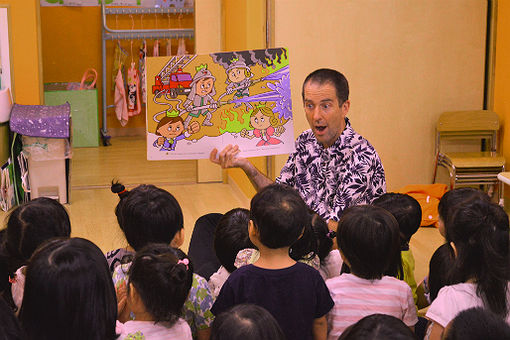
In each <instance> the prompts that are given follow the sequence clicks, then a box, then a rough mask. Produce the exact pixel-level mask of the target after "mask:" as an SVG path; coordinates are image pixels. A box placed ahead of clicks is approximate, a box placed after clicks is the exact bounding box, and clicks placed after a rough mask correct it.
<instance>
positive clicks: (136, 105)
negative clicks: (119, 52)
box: [127, 62, 142, 117]
mask: <svg viewBox="0 0 510 340" xmlns="http://www.w3.org/2000/svg"><path fill="white" fill-rule="evenodd" d="M127 86H128V98H127V108H128V115H129V116H130V117H131V116H134V115H138V114H140V112H142V103H141V102H140V77H139V76H138V70H137V69H136V67H135V63H134V62H132V63H131V67H130V68H129V70H128V82H127Z"/></svg>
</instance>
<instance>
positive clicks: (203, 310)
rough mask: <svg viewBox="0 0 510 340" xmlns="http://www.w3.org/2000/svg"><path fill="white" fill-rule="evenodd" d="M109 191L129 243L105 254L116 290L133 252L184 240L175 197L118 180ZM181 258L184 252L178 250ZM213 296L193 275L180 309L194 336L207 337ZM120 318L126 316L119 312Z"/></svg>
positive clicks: (122, 284)
mask: <svg viewBox="0 0 510 340" xmlns="http://www.w3.org/2000/svg"><path fill="white" fill-rule="evenodd" d="M112 192H114V193H118V194H119V198H120V201H119V203H118V204H117V207H116V208H115V215H117V221H118V223H119V226H120V228H121V229H122V231H123V232H124V235H125V236H126V240H127V241H128V244H129V245H128V246H127V247H126V248H125V249H118V250H115V251H112V252H109V253H108V254H107V258H108V261H109V264H110V269H112V267H113V281H114V284H115V287H116V289H117V291H119V289H120V290H121V291H122V289H123V287H125V285H126V283H127V281H128V278H129V274H128V271H129V268H130V265H131V261H132V259H133V257H134V255H135V252H137V251H139V250H140V249H141V248H143V247H144V246H146V245H148V244H149V243H159V244H165V245H170V246H171V247H173V248H178V247H180V246H181V245H182V243H183V241H184V229H183V228H184V223H183V215H182V210H181V207H180V205H179V203H178V202H177V200H176V199H175V197H174V196H173V195H172V194H170V193H169V192H168V191H165V190H163V189H160V188H158V187H155V186H154V185H140V186H137V187H136V188H134V189H133V190H131V191H127V190H126V189H125V187H124V186H123V185H122V184H120V183H113V184H112ZM181 256H182V258H184V256H185V254H184V253H182V252H181ZM213 302H214V299H213V297H212V294H211V291H210V289H209V285H208V284H207V281H206V280H205V279H204V278H202V277H200V276H199V275H196V274H193V277H192V285H191V289H190V293H189V296H188V299H187V300H186V302H185V304H184V308H183V311H182V313H183V318H184V319H185V320H186V321H187V322H188V324H189V326H190V327H191V332H192V334H193V338H194V339H198V340H207V339H209V336H210V326H211V324H212V321H213V319H214V316H213V314H212V313H211V307H212V305H213ZM120 319H121V321H126V320H128V316H126V315H123V314H121V315H120Z"/></svg>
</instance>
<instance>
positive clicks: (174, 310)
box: [117, 244, 193, 340]
mask: <svg viewBox="0 0 510 340" xmlns="http://www.w3.org/2000/svg"><path fill="white" fill-rule="evenodd" d="M190 269H191V268H190V267H189V260H188V259H184V260H179V258H178V257H177V256H176V253H175V251H174V250H173V248H171V247H169V246H167V245H164V244H150V245H148V246H146V247H144V248H143V249H141V250H140V251H138V252H137V253H136V255H135V258H134V260H133V263H132V265H131V266H130V268H129V282H128V284H127V296H126V299H125V301H126V303H125V304H124V305H123V306H122V305H121V308H122V307H123V309H127V310H128V311H129V312H130V315H131V318H132V320H129V321H127V322H125V323H124V324H122V323H120V322H118V323H117V333H118V334H120V335H119V338H118V339H122V340H123V339H147V340H148V339H175V340H191V339H192V337H191V329H190V328H189V326H188V324H187V323H186V321H184V320H183V319H181V318H180V315H181V311H182V307H183V306H184V302H185V301H186V298H187V297H188V293H189V290H190V288H191V282H192V280H193V271H192V269H191V270H190ZM119 301H123V299H122V298H121V299H119ZM119 314H120V311H119Z"/></svg>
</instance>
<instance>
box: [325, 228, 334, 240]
mask: <svg viewBox="0 0 510 340" xmlns="http://www.w3.org/2000/svg"><path fill="white" fill-rule="evenodd" d="M326 236H327V237H328V238H330V239H334V238H335V237H336V232H335V231H334V230H330V231H328V233H327V234H326Z"/></svg>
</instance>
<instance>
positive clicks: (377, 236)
mask: <svg viewBox="0 0 510 340" xmlns="http://www.w3.org/2000/svg"><path fill="white" fill-rule="evenodd" d="M337 242H338V248H339V250H340V254H341V255H342V258H343V260H344V263H346V264H347V266H349V268H350V271H351V273H349V274H341V275H340V276H338V277H335V278H332V279H329V280H327V281H326V285H327V286H328V288H329V292H330V294H331V297H332V298H333V301H334V302H335V305H334V307H333V309H332V310H331V311H330V312H329V314H328V316H327V320H328V339H331V340H332V339H335V340H336V339H338V336H339V335H341V334H342V332H343V331H344V330H345V329H346V328H347V327H348V326H350V325H352V324H354V323H356V322H357V321H358V320H360V319H362V318H363V317H365V316H368V315H371V314H387V315H391V316H394V317H396V318H398V319H400V320H402V321H403V322H404V323H405V324H406V325H407V326H409V327H410V328H411V329H413V328H414V325H415V324H416V322H418V318H417V316H416V307H415V306H414V299H413V295H412V292H411V288H410V287H409V285H408V284H407V283H405V282H403V281H400V280H398V279H396V278H394V277H391V276H385V275H384V273H385V272H387V270H388V268H389V266H390V265H391V264H392V260H393V259H394V258H395V256H396V255H397V256H399V255H400V244H399V243H400V241H399V229H398V224H397V221H396V220H395V218H394V217H393V216H392V215H391V214H390V213H389V212H387V211H386V210H384V209H382V208H379V207H375V206H369V205H364V206H356V207H351V208H349V209H347V210H346V211H345V212H344V214H343V215H342V218H341V219H340V221H339V224H338V231H337Z"/></svg>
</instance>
